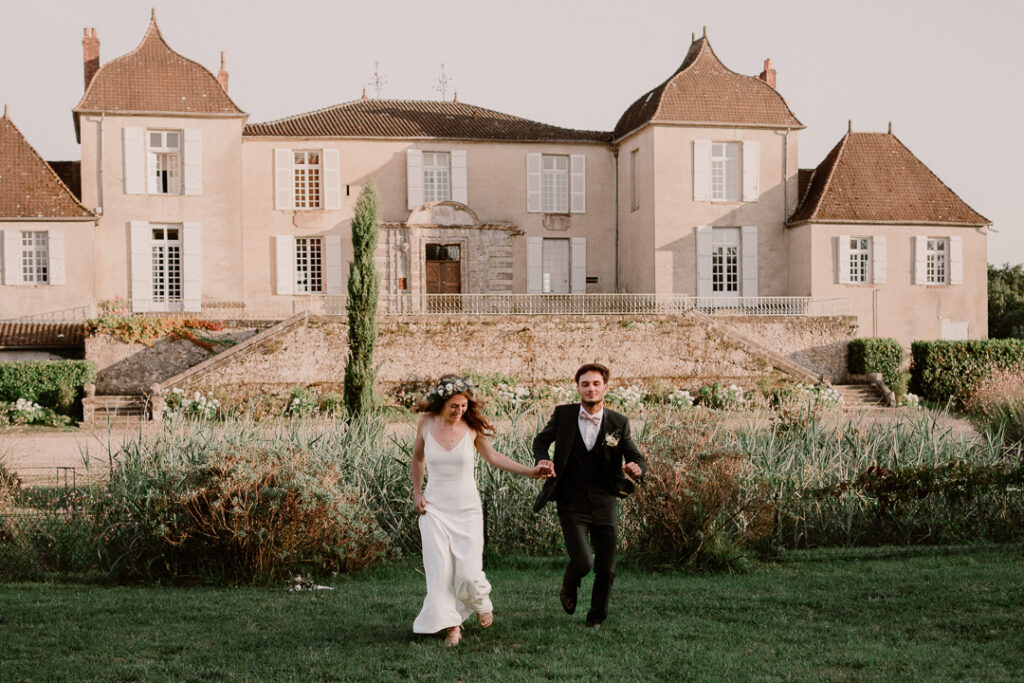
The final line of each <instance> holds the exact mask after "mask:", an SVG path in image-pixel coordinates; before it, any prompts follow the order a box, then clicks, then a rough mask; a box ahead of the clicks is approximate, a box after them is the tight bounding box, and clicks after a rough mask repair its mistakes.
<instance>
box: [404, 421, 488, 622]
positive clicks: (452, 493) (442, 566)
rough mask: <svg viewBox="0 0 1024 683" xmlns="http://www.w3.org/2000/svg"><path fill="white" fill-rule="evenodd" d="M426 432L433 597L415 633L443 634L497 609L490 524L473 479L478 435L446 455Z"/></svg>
mask: <svg viewBox="0 0 1024 683" xmlns="http://www.w3.org/2000/svg"><path fill="white" fill-rule="evenodd" d="M425 431H426V435H425V436H424V451H423V453H424V457H425V459H426V465H427V486H426V489H425V490H424V491H423V497H424V498H426V500H427V506H426V510H427V511H426V513H424V514H422V515H420V520H419V524H420V536H421V538H422V539H423V569H424V573H425V574H426V578H427V597H425V598H424V599H423V609H421V610H420V613H419V616H417V617H416V621H414V622H413V625H412V630H413V631H414V632H415V633H437V632H438V631H440V630H442V629H446V628H451V627H452V626H457V625H458V624H461V623H462V622H463V621H464V620H465V619H466V618H467V617H468V616H470V615H471V614H473V613H474V612H477V613H486V612H490V611H492V609H493V608H492V607H491V598H490V594H491V584H489V583H488V582H487V577H486V576H485V575H484V571H483V550H484V519H483V512H482V510H481V507H480V494H479V493H478V492H477V489H476V480H475V479H474V477H473V464H474V459H473V440H472V439H471V438H470V434H471V433H472V432H470V431H467V432H466V435H465V436H464V437H462V440H461V441H459V443H457V444H456V445H455V447H454V448H452V449H451V450H450V451H446V450H445V449H444V448H442V447H441V445H440V444H438V443H437V441H436V440H435V439H434V437H433V435H432V434H431V433H430V429H429V428H428V429H426V430H425Z"/></svg>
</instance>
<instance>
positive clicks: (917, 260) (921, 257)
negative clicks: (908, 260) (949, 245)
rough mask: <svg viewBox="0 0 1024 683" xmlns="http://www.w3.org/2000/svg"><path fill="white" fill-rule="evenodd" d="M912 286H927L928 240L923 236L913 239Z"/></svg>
mask: <svg viewBox="0 0 1024 683" xmlns="http://www.w3.org/2000/svg"><path fill="white" fill-rule="evenodd" d="M914 284H915V285H926V284H928V238H927V237H926V236H924V235H917V236H915V237H914Z"/></svg>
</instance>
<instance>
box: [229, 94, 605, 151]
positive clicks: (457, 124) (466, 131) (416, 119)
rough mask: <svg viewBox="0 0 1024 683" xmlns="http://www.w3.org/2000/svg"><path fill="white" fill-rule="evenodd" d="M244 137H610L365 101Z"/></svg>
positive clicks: (466, 109) (449, 105)
mask: <svg viewBox="0 0 1024 683" xmlns="http://www.w3.org/2000/svg"><path fill="white" fill-rule="evenodd" d="M244 134H245V135H250V136H271V137H359V138H447V139H454V140H519V141H544V142H553V141H567V142H609V141H610V139H611V136H610V135H609V134H608V133H606V132H601V131H592V130H573V129H571V128H559V127H558V126H549V125H548V124H546V123H538V122H536V121H530V120H528V119H522V118H519V117H518V116H511V115H509V114H502V113H501V112H496V111H492V110H490V109H484V108H483V107H475V106H473V105H470V104H464V103H462V102H435V101H419V100H375V99H360V100H353V101H351V102H345V103H343V104H338V105H335V106H333V107H326V108H324V109H318V110H317V111H311V112H308V113H306V114H298V115H296V116H289V117H288V118H284V119H279V120H277V121H269V122H267V123H250V124H247V125H246V126H245V131H244Z"/></svg>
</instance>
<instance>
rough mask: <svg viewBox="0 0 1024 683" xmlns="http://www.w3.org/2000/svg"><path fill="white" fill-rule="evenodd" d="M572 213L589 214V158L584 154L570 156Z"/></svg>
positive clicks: (570, 205)
mask: <svg viewBox="0 0 1024 683" xmlns="http://www.w3.org/2000/svg"><path fill="white" fill-rule="evenodd" d="M569 186H570V188H572V189H571V190H570V193H569V198H570V204H569V207H570V213H586V212H587V157H586V155H583V154H572V155H570V156H569Z"/></svg>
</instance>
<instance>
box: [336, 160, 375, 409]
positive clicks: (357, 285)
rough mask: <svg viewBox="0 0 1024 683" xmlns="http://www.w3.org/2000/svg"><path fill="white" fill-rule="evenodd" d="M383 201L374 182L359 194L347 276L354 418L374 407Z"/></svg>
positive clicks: (349, 402)
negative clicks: (380, 221) (379, 255)
mask: <svg viewBox="0 0 1024 683" xmlns="http://www.w3.org/2000/svg"><path fill="white" fill-rule="evenodd" d="M379 209H380V197H379V195H378V194H377V187H376V185H374V182H373V180H372V179H371V180H370V181H368V182H367V183H366V187H364V188H363V191H362V192H360V193H359V198H358V199H357V200H356V210H355V215H354V216H353V217H352V266H351V268H350V269H349V273H348V362H347V363H346V364H345V406H346V407H347V408H348V414H349V416H350V418H351V417H355V416H356V415H358V414H359V413H361V412H363V411H364V410H367V409H368V408H370V407H371V406H372V405H373V403H374V394H373V384H374V379H375V376H376V371H375V368H374V366H373V350H374V347H375V346H376V345H377V300H378V297H379V293H380V275H378V273H377V266H376V264H375V263H374V255H375V253H376V251H377V240H378V232H379V230H380V225H379V222H378V218H377V216H378V211H379Z"/></svg>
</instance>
